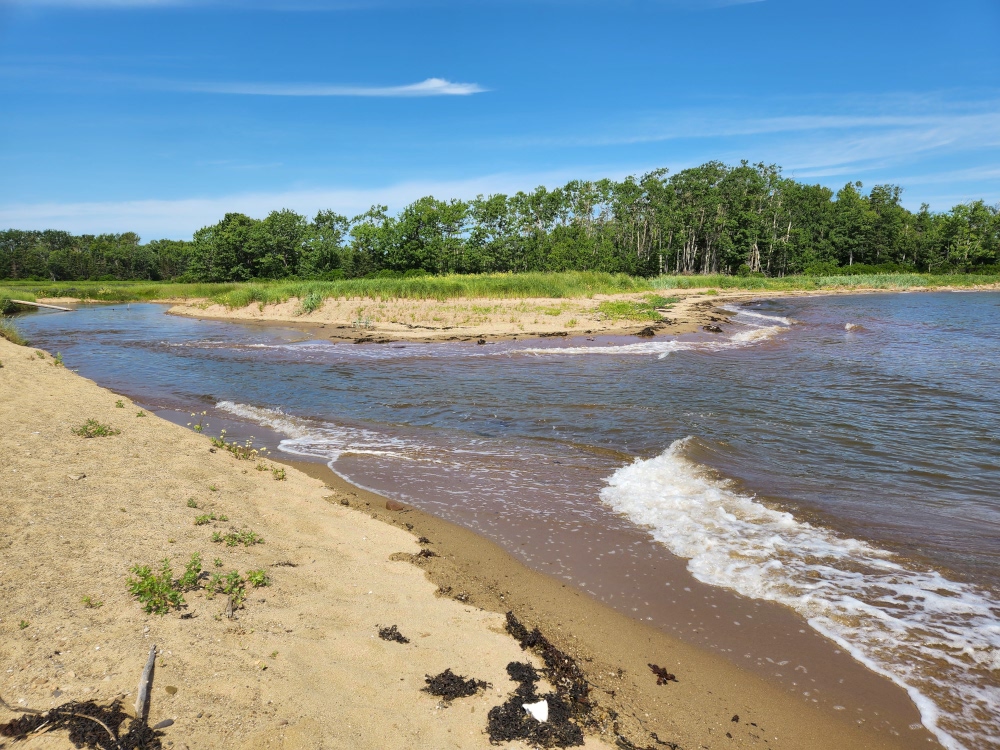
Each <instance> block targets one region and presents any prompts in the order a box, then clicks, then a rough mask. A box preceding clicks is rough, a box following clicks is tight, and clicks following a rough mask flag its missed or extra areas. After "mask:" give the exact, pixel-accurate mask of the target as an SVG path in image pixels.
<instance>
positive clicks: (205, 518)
mask: <svg viewBox="0 0 1000 750" xmlns="http://www.w3.org/2000/svg"><path fill="white" fill-rule="evenodd" d="M228 520H229V516H226V515H221V516H217V515H215V514H214V513H205V514H204V515H201V516H195V518H194V525H195V526H204V525H205V524H206V523H211V522H212V521H228Z"/></svg>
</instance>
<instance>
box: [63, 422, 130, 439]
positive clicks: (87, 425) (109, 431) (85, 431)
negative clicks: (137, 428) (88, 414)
mask: <svg viewBox="0 0 1000 750" xmlns="http://www.w3.org/2000/svg"><path fill="white" fill-rule="evenodd" d="M72 433H73V434H74V435H79V436H80V437H82V438H95V437H111V436H112V435H119V434H121V430H116V429H115V428H114V427H112V426H111V425H106V424H101V423H100V422H98V421H97V420H96V419H88V420H87V421H86V422H84V423H83V424H82V425H80V426H79V427H74V428H73V430H72Z"/></svg>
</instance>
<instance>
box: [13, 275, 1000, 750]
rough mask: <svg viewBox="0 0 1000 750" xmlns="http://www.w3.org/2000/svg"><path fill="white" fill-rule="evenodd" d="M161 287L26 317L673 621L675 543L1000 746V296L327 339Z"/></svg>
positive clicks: (174, 391) (707, 570) (116, 378)
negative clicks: (611, 333) (632, 324)
mask: <svg viewBox="0 0 1000 750" xmlns="http://www.w3.org/2000/svg"><path fill="white" fill-rule="evenodd" d="M163 310H164V308H162V307H158V306H155V305H133V306H131V307H130V308H126V307H121V306H115V307H96V308H91V309H87V310H82V311H78V312H76V313H72V314H35V315H29V316H25V317H24V318H23V320H22V322H21V326H22V328H23V329H24V331H25V333H26V334H27V335H28V337H29V338H31V339H32V341H33V342H34V343H36V344H38V345H39V346H43V347H45V348H46V349H48V350H50V351H53V352H55V351H60V352H62V354H63V356H64V358H65V360H66V362H67V364H68V365H69V366H70V367H73V368H75V369H78V370H79V371H80V372H81V373H82V374H84V375H87V376H89V377H92V378H94V379H95V380H97V381H98V382H100V383H101V384H102V385H105V386H107V387H109V388H112V389H115V390H118V391H120V392H123V393H127V394H129V395H130V396H132V397H133V398H135V399H138V400H140V401H142V402H144V403H146V404H149V405H151V406H154V407H157V408H163V409H177V410H180V411H193V410H195V409H198V410H201V409H211V411H212V414H213V415H214V416H213V417H210V418H209V421H210V422H211V421H212V418H215V417H221V416H225V417H228V418H234V419H239V420H242V421H249V422H253V423H256V424H260V425H263V426H266V427H268V428H270V429H271V430H274V431H275V432H277V433H279V434H280V435H281V436H282V437H283V438H284V439H283V441H282V443H281V448H282V450H285V451H287V452H289V453H295V454H298V455H303V456H310V457H322V458H323V459H325V460H328V461H330V462H331V464H332V466H333V468H334V469H335V470H336V471H338V472H339V473H341V474H342V475H344V476H346V477H347V478H349V479H352V480H353V481H355V482H357V483H358V484H361V485H364V486H367V487H371V488H373V489H376V490H379V491H381V492H383V493H385V494H390V495H393V496H395V497H398V498H400V499H403V500H406V501H409V502H411V503H413V504H415V505H418V506H419V507H422V508H424V509H427V510H430V511H432V512H434V513H436V514H438V515H440V516H442V517H445V518H448V519H450V520H454V521H457V522H459V523H462V524H464V525H466V526H468V527H470V528H473V529H477V530H480V531H482V532H483V533H486V534H487V535H489V536H491V537H493V538H495V539H497V540H498V541H500V542H502V543H504V544H505V545H506V546H507V547H508V548H509V549H511V550H512V551H514V552H515V553H516V554H518V555H519V556H520V557H521V558H522V559H524V560H526V561H528V562H529V563H533V564H534V565H535V566H536V567H541V568H542V569H545V570H547V571H548V572H551V573H552V574H554V575H558V576H562V577H564V578H566V579H567V580H570V581H572V582H573V583H574V584H575V585H577V586H579V587H580V588H582V589H584V590H587V591H589V592H590V593H592V594H594V595H595V596H597V597H599V598H602V599H604V600H605V601H609V602H610V603H614V604H616V605H618V606H620V607H621V606H623V605H624V608H626V609H629V610H631V611H632V613H633V614H634V616H636V617H641V618H643V619H649V620H651V621H653V622H654V623H656V624H667V625H671V626H673V625H677V626H682V625H683V624H684V623H683V622H681V621H680V620H677V621H676V622H667V621H668V620H669V619H670V618H671V617H674V615H672V614H671V610H670V609H669V608H668V607H662V606H658V605H657V602H655V601H654V602H652V603H651V602H650V601H647V600H648V599H650V598H651V597H650V596H649V595H648V594H646V593H645V592H646V591H647V590H648V589H649V587H651V586H653V585H654V584H655V585H661V586H662V585H669V584H662V583H661V582H660V581H657V580H653V581H647V582H645V583H643V579H642V575H643V571H644V570H645V571H646V572H647V573H648V574H649V575H650V576H651V577H653V578H655V574H654V573H649V571H654V570H655V566H654V565H653V562H654V560H653V558H655V557H656V555H660V554H662V555H666V554H667V553H666V550H669V552H670V553H672V554H673V555H674V556H677V557H680V558H682V559H683V560H685V561H686V563H685V564H686V566H687V568H688V570H689V571H690V572H691V574H693V576H694V577H695V578H696V579H697V580H698V581H700V582H702V583H704V584H711V585H713V586H721V587H726V588H729V589H733V590H735V591H737V592H739V593H741V594H743V595H744V596H746V597H750V598H752V599H753V600H757V601H762V600H770V601H775V602H779V603H781V604H784V605H787V606H788V607H791V608H792V609H794V610H796V611H797V612H798V613H799V614H800V615H802V616H803V617H805V618H806V619H807V620H808V622H809V624H810V625H811V626H812V627H813V628H814V629H815V630H816V631H818V632H820V633H823V634H824V635H826V636H827V637H829V638H831V639H833V640H834V641H835V642H836V643H837V644H838V645H840V646H841V647H842V648H844V649H845V650H847V651H849V652H850V653H851V654H852V655H854V657H855V658H856V659H858V660H859V661H861V662H862V663H864V664H866V665H867V666H868V667H870V668H871V669H873V670H875V671H877V672H880V673H881V674H884V675H886V676H887V677H890V678H891V679H893V680H894V681H896V682H897V683H898V684H900V685H902V686H904V687H905V688H906V689H907V690H908V691H909V693H910V696H911V698H913V700H914V701H915V702H916V703H917V705H918V708H919V709H920V711H921V714H922V716H923V720H924V724H925V726H927V727H928V728H929V729H931V731H933V732H934V733H935V734H936V735H937V737H938V739H939V740H941V741H942V743H943V744H945V745H946V746H948V747H953V748H960V747H965V748H988V747H1000V741H998V739H997V730H996V726H998V725H1000V587H998V584H997V572H998V568H1000V488H998V481H1000V368H998V367H997V363H998V362H1000V294H996V293H968V294H959V293H935V294H892V295H859V296H842V297H830V298H802V299H785V300H772V301H766V302H763V303H758V304H753V305H748V306H745V307H743V308H740V312H739V314H738V315H737V316H736V318H735V321H736V322H735V323H734V324H732V325H729V326H727V331H726V334H725V335H724V336H714V337H712V336H706V337H697V336H696V337H686V338H682V339H677V340H668V339H655V340H652V341H645V340H643V341H641V343H636V342H638V341H640V340H638V339H634V338H632V339H622V338H618V339H611V338H597V339H596V340H594V341H585V340H581V339H576V340H571V341H562V342H553V343H549V342H548V341H546V343H545V344H539V342H537V341H532V342H509V343H503V344H495V345H488V346H475V345H472V344H464V343H463V344H406V345H403V344H392V345H360V346H359V345H350V344H333V343H326V342H324V341H323V340H303V338H304V337H303V336H302V335H301V334H300V333H298V332H296V331H294V330H291V329H281V328H266V329H265V328H250V327H245V326H238V325H231V324H225V323H216V322H203V321H194V320H189V319H185V318H177V317H172V316H166V315H164V314H163ZM209 432H213V430H212V429H210V430H209ZM622 540H625V541H624V542H623V541H622ZM643 561H647V562H648V565H647V564H646V563H644V562H643ZM625 579H630V582H631V583H630V584H629V586H622V585H621V582H623V581H625ZM616 581H617V582H618V583H616ZM637 581H638V583H636V582H637ZM632 584H635V585H634V586H632ZM630 586H632V588H634V590H630ZM644 587H645V588H644ZM680 596H683V594H680ZM616 597H617V599H616ZM629 597H631V598H629ZM633 599H634V601H633ZM671 601H672V602H674V603H675V604H676V602H677V601H678V600H677V599H676V598H674V599H672V600H671ZM633 605H634V606H633ZM741 619H742V618H741ZM688 624H689V625H690V623H688ZM735 626H739V627H741V628H744V629H745V628H746V627H747V623H746V621H745V620H744V622H743V624H742V625H741V624H740V623H739V622H737V623H735ZM720 627H721V626H720ZM729 627H733V626H729ZM716 635H717V634H716ZM712 637H715V635H713V636H712ZM761 637H763V635H762V636H761ZM705 638H709V636H708V635H705ZM748 656H749V655H748Z"/></svg>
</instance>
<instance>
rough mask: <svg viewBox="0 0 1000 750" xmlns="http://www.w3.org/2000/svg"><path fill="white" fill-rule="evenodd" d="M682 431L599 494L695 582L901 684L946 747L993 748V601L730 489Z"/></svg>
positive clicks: (999, 614)
mask: <svg viewBox="0 0 1000 750" xmlns="http://www.w3.org/2000/svg"><path fill="white" fill-rule="evenodd" d="M690 440H692V438H686V439H684V440H678V441H676V442H674V443H673V444H672V445H671V446H670V448H669V449H668V450H667V451H665V452H664V453H662V454H661V455H659V456H657V457H656V458H651V459H647V460H641V459H640V460H637V461H635V463H633V464H631V465H629V466H626V467H623V468H622V469H619V470H618V471H617V472H615V473H614V474H613V475H612V476H611V477H610V478H609V479H608V480H607V482H608V486H607V487H606V488H604V489H603V490H602V491H601V500H602V501H603V502H604V503H605V504H607V505H608V506H610V507H611V508H613V509H615V510H616V511H618V512H620V513H622V514H624V515H625V516H627V517H628V518H629V519H630V520H631V521H633V522H634V523H636V524H639V525H641V526H644V527H646V528H647V529H649V531H650V533H651V534H652V536H653V537H654V538H655V539H656V540H657V541H659V542H661V543H662V544H664V545H666V546H667V547H668V548H669V549H670V551H671V552H673V553H674V554H676V555H678V556H680V557H683V558H686V559H688V561H689V562H688V569H689V570H690V571H691V573H692V574H693V575H694V576H695V578H697V579H698V580H700V581H702V582H704V583H708V584H712V585H716V586H725V587H727V588H731V589H734V590H736V591H738V592H739V593H741V594H743V595H744V596H749V597H755V598H758V599H766V600H770V601H775V602H779V603H781V604H784V605H787V606H789V607H792V608H793V609H794V610H796V611H797V612H798V613H800V614H801V615H802V616H803V617H805V618H806V619H807V621H808V622H809V624H810V625H811V626H812V627H813V628H815V629H816V630H817V631H819V632H820V633H822V634H823V635H825V636H827V637H828V638H830V639H832V640H833V641H835V642H836V643H838V644H839V645H840V646H841V647H843V648H844V649H845V650H847V651H848V652H849V653H851V655H852V656H854V657H855V658H856V659H858V660H859V661H861V662H862V663H863V664H865V665H866V666H868V667H869V668H870V669H872V670H874V671H876V672H878V673H880V674H883V675H885V676H886V677H888V678H890V679H891V680H892V681H893V682H895V683H897V684H898V685H900V686H902V687H903V688H904V689H905V690H906V691H907V692H908V693H909V695H910V697H911V698H912V700H913V701H914V703H915V704H916V705H917V708H918V709H919V710H920V713H921V716H922V719H923V723H924V725H925V726H926V727H927V728H928V730H930V731H931V732H932V733H933V734H934V735H935V736H936V737H937V738H938V740H939V741H940V742H941V744H942V745H944V746H945V747H946V748H949V750H972V749H973V748H975V749H976V750H978V749H979V748H990V747H992V748H995V747H998V745H997V744H996V743H997V737H996V735H995V733H994V734H992V735H990V736H987V735H986V733H985V732H989V731H990V730H988V729H987V730H984V727H991V726H992V727H994V728H995V727H997V726H1000V602H997V601H994V600H992V599H991V598H990V595H989V594H988V593H987V592H984V591H982V590H979V589H977V588H975V587H973V586H971V585H969V584H965V583H960V582H956V581H952V580H949V579H948V578H946V577H945V576H943V575H941V574H940V573H939V572H937V571H935V570H931V569H927V568H925V567H921V566H919V565H917V564H914V563H911V562H909V561H906V560H903V559H901V558H899V557H897V556H895V555H893V554H892V553H890V552H887V551H885V550H881V549H878V548H876V547H874V546H872V545H871V544H868V543H866V542H864V541H860V540H857V539H851V538H846V537H843V536H839V535H837V534H835V533H833V532H832V531H829V530H827V529H824V528H822V527H818V526H815V525H812V524H809V523H805V522H803V521H799V520H797V519H796V518H795V517H794V516H793V515H792V514H790V513H787V512H784V511H781V510H777V509H774V508H771V507H768V506H767V505H765V504H763V503H762V502H759V501H758V500H757V499H755V498H754V497H752V496H749V495H746V494H742V493H740V492H738V491H736V490H735V489H733V488H732V486H731V484H730V483H728V482H726V481H725V480H723V479H720V478H719V477H717V476H715V475H714V474H713V472H711V471H710V470H709V469H707V468H706V467H703V466H700V465H699V464H697V463H695V462H693V461H691V460H689V459H688V458H686V457H685V454H684V449H685V446H686V445H687V444H688V442H689V441H690Z"/></svg>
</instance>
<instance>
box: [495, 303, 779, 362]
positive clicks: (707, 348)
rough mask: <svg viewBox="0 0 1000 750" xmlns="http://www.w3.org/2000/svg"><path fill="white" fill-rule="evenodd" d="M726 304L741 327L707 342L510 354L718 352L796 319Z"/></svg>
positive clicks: (646, 343) (756, 339)
mask: <svg viewBox="0 0 1000 750" xmlns="http://www.w3.org/2000/svg"><path fill="white" fill-rule="evenodd" d="M723 307H724V309H726V310H728V311H729V312H731V313H733V314H734V317H733V319H732V321H731V322H732V323H736V324H737V325H739V326H741V327H742V330H739V331H737V332H736V333H734V334H732V335H730V336H727V337H724V338H713V339H710V340H707V341H678V340H677V339H664V340H660V341H644V342H642V343H637V344H622V345H618V346H613V345H612V346H558V347H556V346H553V347H526V348H523V349H515V350H512V351H510V352H507V353H510V354H536V355H552V354H560V355H561V354H576V355H579V354H630V355H650V354H655V355H656V356H657V357H658V358H660V359H663V358H664V357H667V356H669V355H670V354H672V353H674V352H683V351H703V352H715V351H721V350H723V349H734V348H738V347H743V346H749V345H751V344H756V343H760V342H762V341H767V340H768V339H771V338H774V337H775V336H777V335H778V334H779V333H781V332H782V331H785V330H787V328H788V327H789V326H791V325H792V324H793V322H794V321H792V320H790V319H789V318H782V317H779V316H777V315H764V314H762V313H756V312H752V311H750V310H746V309H744V308H741V307H736V306H733V305H724V306H723Z"/></svg>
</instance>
